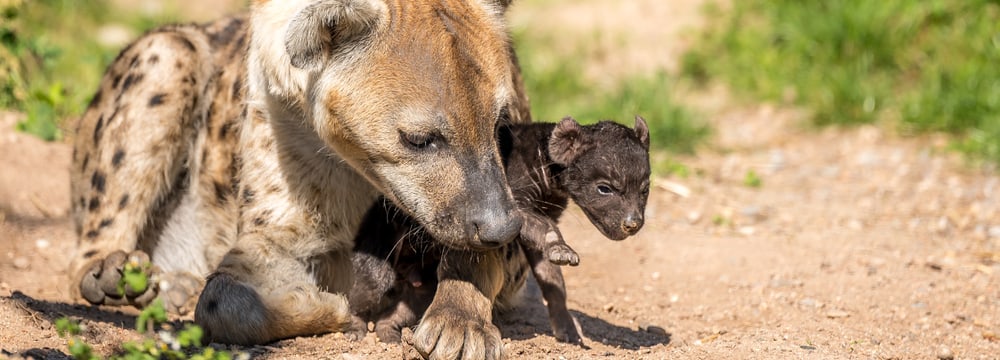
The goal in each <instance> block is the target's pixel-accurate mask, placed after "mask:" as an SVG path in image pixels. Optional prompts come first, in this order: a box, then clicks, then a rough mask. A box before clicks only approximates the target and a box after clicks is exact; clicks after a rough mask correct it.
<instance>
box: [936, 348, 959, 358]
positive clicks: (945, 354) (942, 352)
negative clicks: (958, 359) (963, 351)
mask: <svg viewBox="0 0 1000 360" xmlns="http://www.w3.org/2000/svg"><path fill="white" fill-rule="evenodd" d="M937 358H938V359H940V360H954V359H955V353H953V352H951V349H949V348H948V347H947V346H942V347H941V348H940V349H938V353H937Z"/></svg>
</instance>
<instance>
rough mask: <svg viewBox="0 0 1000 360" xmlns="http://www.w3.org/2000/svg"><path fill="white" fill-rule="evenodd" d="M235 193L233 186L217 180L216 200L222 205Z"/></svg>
mask: <svg viewBox="0 0 1000 360" xmlns="http://www.w3.org/2000/svg"><path fill="white" fill-rule="evenodd" d="M232 193H233V188H232V187H231V186H228V185H226V184H223V183H221V182H218V181H216V182H215V201H216V202H218V203H219V204H220V205H221V204H224V203H225V202H226V199H227V198H229V194H232Z"/></svg>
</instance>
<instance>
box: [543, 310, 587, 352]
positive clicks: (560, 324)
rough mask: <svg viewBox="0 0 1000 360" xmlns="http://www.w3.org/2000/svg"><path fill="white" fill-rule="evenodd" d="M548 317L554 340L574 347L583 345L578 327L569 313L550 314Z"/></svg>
mask: <svg viewBox="0 0 1000 360" xmlns="http://www.w3.org/2000/svg"><path fill="white" fill-rule="evenodd" d="M549 316H550V320H551V321H552V334H553V335H554V336H555V338H556V340H558V341H560V342H564V343H570V344H574V345H581V346H582V345H583V337H582V336H580V325H579V324H578V323H577V322H576V319H575V318H573V315H571V314H570V313H569V311H563V312H561V313H559V314H550V315H549Z"/></svg>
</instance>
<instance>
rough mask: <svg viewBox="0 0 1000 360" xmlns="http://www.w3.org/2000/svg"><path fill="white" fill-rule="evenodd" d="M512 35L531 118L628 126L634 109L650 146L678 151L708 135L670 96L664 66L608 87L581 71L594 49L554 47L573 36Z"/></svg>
mask: <svg viewBox="0 0 1000 360" xmlns="http://www.w3.org/2000/svg"><path fill="white" fill-rule="evenodd" d="M556 38H559V40H556ZM514 39H515V40H514V44H515V47H516V48H517V51H518V56H519V57H520V62H521V69H522V71H523V75H524V79H525V86H526V88H527V92H528V96H529V97H530V99H531V108H532V117H533V118H534V120H535V121H543V122H554V121H558V120H559V119H562V118H563V117H564V116H567V115H570V116H573V117H574V118H576V119H577V120H579V121H580V122H583V123H593V122H597V121H599V120H606V119H610V120H615V121H618V122H621V123H623V124H627V125H629V126H631V125H632V124H633V121H634V120H633V119H634V117H635V115H641V116H642V117H643V118H645V119H646V122H647V124H648V125H649V129H650V142H651V144H652V147H653V148H655V149H660V150H668V151H674V152H681V153H691V152H693V151H694V150H695V148H696V146H697V145H698V144H700V143H701V142H703V141H704V140H705V139H706V137H707V135H709V128H708V127H707V126H705V125H703V124H701V123H700V122H698V121H697V119H696V117H695V115H693V114H692V113H691V112H690V111H689V110H687V109H685V108H684V107H682V106H680V105H678V104H677V103H675V102H674V101H673V100H672V98H671V96H672V91H673V85H672V84H673V83H674V81H673V80H674V79H673V78H672V77H671V76H669V75H668V74H666V73H665V72H658V73H654V74H644V75H637V76H632V77H630V78H626V79H618V81H614V82H615V83H617V85H616V86H612V87H610V88H608V87H607V86H600V85H598V84H594V83H592V82H590V81H588V80H587V79H586V78H585V76H584V75H583V72H584V61H586V59H588V58H590V57H591V56H594V55H595V54H594V52H596V51H599V50H597V49H592V48H587V47H586V46H580V47H578V48H576V49H573V50H570V51H568V52H567V51H564V50H563V51H561V50H556V49H558V48H560V47H559V46H555V44H556V43H557V41H573V39H562V38H560V37H559V35H558V34H538V33H535V32H531V31H528V30H525V31H516V32H515V34H514ZM581 43H585V42H581Z"/></svg>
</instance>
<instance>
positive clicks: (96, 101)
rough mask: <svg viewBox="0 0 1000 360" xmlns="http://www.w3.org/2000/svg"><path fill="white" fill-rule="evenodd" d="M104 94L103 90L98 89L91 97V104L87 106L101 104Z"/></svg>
mask: <svg viewBox="0 0 1000 360" xmlns="http://www.w3.org/2000/svg"><path fill="white" fill-rule="evenodd" d="M102 96H103V93H102V92H101V90H97V93H95V94H94V97H92V98H90V104H89V105H87V107H94V105H95V104H99V103H100V102H101V97H102Z"/></svg>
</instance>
